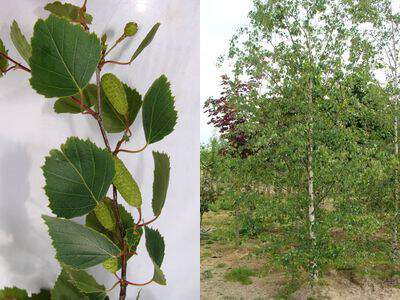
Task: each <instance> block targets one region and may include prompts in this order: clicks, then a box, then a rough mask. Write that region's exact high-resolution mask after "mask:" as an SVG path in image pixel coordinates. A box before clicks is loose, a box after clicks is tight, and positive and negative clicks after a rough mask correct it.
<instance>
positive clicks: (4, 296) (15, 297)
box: [0, 287, 29, 300]
mask: <svg viewBox="0 0 400 300" xmlns="http://www.w3.org/2000/svg"><path fill="white" fill-rule="evenodd" d="M0 299H1V300H27V299H29V298H28V293H27V292H26V291H25V290H22V289H19V288H17V287H12V288H8V287H6V288H4V289H2V290H0Z"/></svg>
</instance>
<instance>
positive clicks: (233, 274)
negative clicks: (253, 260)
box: [225, 267, 254, 285]
mask: <svg viewBox="0 0 400 300" xmlns="http://www.w3.org/2000/svg"><path fill="white" fill-rule="evenodd" d="M253 275H254V272H253V271H252V270H250V269H248V268H245V267H243V268H236V269H233V270H231V271H229V272H228V273H226V274H225V279H226V280H228V281H237V282H240V283H241V284H244V285H249V284H252V283H253V281H252V280H251V278H250V277H251V276H253Z"/></svg>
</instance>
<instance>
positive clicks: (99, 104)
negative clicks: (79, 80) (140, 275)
mask: <svg viewBox="0 0 400 300" xmlns="http://www.w3.org/2000/svg"><path fill="white" fill-rule="evenodd" d="M96 84H97V110H98V113H99V116H98V120H97V121H98V124H99V127H100V131H101V134H102V136H103V140H104V143H105V145H106V147H107V149H108V151H110V152H111V153H112V150H111V147H110V143H109V141H108V137H107V133H106V131H105V129H104V126H103V121H102V106H103V105H102V104H103V103H102V97H101V88H100V70H99V69H97V70H96ZM112 189H113V198H112V201H111V202H112V205H113V211H114V215H115V219H116V222H117V226H118V231H119V237H120V240H121V248H122V249H123V253H122V255H121V282H120V293H119V300H125V299H126V286H127V284H126V282H125V281H126V273H127V260H126V253H125V232H124V228H123V226H122V221H121V216H120V213H119V209H118V198H117V197H118V195H117V189H116V187H115V186H114V185H113V186H112Z"/></svg>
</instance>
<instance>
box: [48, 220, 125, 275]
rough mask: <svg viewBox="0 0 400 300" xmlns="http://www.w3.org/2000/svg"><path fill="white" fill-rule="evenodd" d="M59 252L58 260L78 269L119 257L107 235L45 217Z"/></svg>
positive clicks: (75, 224) (67, 221)
mask: <svg viewBox="0 0 400 300" xmlns="http://www.w3.org/2000/svg"><path fill="white" fill-rule="evenodd" d="M43 220H44V221H45V223H46V225H47V226H48V228H49V234H50V236H51V238H52V240H53V246H54V248H55V249H56V252H57V256H56V257H57V260H58V261H60V262H62V263H64V264H66V265H69V266H71V267H74V268H77V269H87V268H89V267H93V266H95V265H98V264H100V263H102V262H103V261H105V260H106V259H109V258H112V257H117V256H118V255H119V254H120V250H119V249H118V247H117V246H116V245H115V244H114V243H113V242H112V241H111V240H110V239H109V238H107V237H106V236H105V235H103V234H100V233H98V232H96V231H94V230H93V229H90V228H88V227H86V226H83V225H80V224H77V223H75V222H73V221H70V220H65V219H61V218H53V217H49V216H43Z"/></svg>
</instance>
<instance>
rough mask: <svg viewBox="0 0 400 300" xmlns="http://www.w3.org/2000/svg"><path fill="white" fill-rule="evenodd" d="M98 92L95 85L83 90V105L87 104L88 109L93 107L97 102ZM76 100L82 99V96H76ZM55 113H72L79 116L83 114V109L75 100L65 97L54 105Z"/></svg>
mask: <svg viewBox="0 0 400 300" xmlns="http://www.w3.org/2000/svg"><path fill="white" fill-rule="evenodd" d="M96 91H97V87H96V85H95V84H89V85H88V86H87V87H86V88H85V89H84V90H83V104H85V105H86V106H87V107H92V106H93V104H94V103H95V102H96V101H97V100H96V101H95V98H93V95H94V97H95V96H96ZM74 97H75V98H76V99H80V97H81V96H80V95H79V94H76V95H74ZM54 111H55V112H56V113H58V114H63V113H70V114H79V113H81V112H82V107H81V106H80V105H79V104H77V103H76V102H75V101H74V100H72V99H71V97H63V98H60V99H58V100H57V101H56V102H55V103H54Z"/></svg>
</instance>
